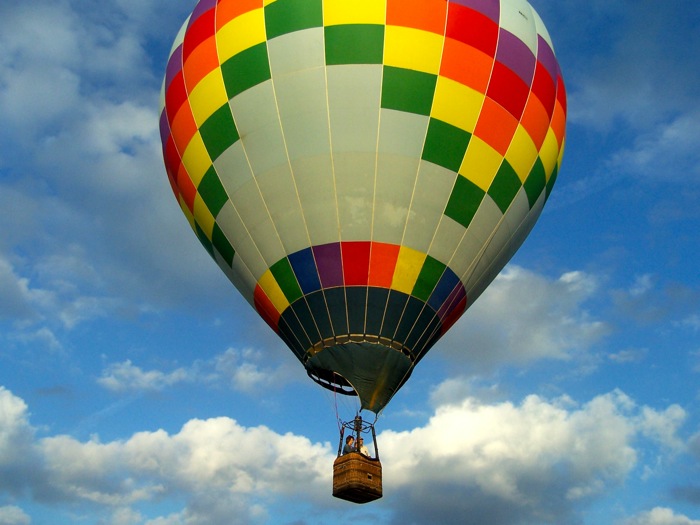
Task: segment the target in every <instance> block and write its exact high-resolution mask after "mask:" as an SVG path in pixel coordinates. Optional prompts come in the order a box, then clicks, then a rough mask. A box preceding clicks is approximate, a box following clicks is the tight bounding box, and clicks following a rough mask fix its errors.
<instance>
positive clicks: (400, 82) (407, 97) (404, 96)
mask: <svg viewBox="0 0 700 525" xmlns="http://www.w3.org/2000/svg"><path fill="white" fill-rule="evenodd" d="M436 83H437V76H436V75H431V74H429V73H423V72H421V71H413V70H412V69H402V68H398V67H391V66H385V67H384V79H383V82H382V107H383V108H387V109H396V110H398V111H406V112H408V113H418V114H419V115H430V108H431V107H432V105H433V96H434V95H435V84H436Z"/></svg>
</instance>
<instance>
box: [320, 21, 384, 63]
mask: <svg viewBox="0 0 700 525" xmlns="http://www.w3.org/2000/svg"><path fill="white" fill-rule="evenodd" d="M324 30H325V38H326V64H327V65H329V66H331V65H337V64H381V63H382V58H383V56H384V26H380V25H370V24H348V25H337V26H328V27H326V28H324Z"/></svg>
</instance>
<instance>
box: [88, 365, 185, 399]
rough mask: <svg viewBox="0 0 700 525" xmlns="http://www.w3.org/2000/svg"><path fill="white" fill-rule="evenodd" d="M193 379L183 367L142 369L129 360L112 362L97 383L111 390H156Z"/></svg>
mask: <svg viewBox="0 0 700 525" xmlns="http://www.w3.org/2000/svg"><path fill="white" fill-rule="evenodd" d="M193 379H194V376H193V373H192V372H191V371H188V370H186V369H185V368H178V369H177V370H174V371H172V372H162V371H160V370H147V371H144V370H143V369H141V368H140V367H138V366H136V365H134V364H133V363H132V362H131V361H130V360H128V359H127V360H126V361H123V362H121V363H112V364H110V365H109V366H107V368H105V369H104V370H103V371H102V376H101V377H100V378H99V379H98V380H97V383H98V384H99V385H101V386H103V387H104V388H106V389H107V390H111V391H113V392H131V391H136V392H138V391H158V390H163V389H164V388H166V387H169V386H172V385H175V384H177V383H182V382H188V381H192V380H193Z"/></svg>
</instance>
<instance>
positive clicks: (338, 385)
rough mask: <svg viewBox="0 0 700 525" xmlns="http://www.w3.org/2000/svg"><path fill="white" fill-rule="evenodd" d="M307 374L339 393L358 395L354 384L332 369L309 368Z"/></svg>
mask: <svg viewBox="0 0 700 525" xmlns="http://www.w3.org/2000/svg"><path fill="white" fill-rule="evenodd" d="M306 373H307V375H308V376H309V377H310V378H311V379H313V380H314V381H315V382H316V383H317V384H319V385H321V386H322V387H323V388H326V389H328V390H332V391H333V392H336V393H338V394H343V395H345V396H355V397H357V392H356V391H355V389H354V388H353V386H352V385H351V384H350V383H349V382H348V380H347V379H345V378H344V377H343V376H341V375H339V374H338V373H337V372H333V371H331V370H324V369H322V368H307V369H306Z"/></svg>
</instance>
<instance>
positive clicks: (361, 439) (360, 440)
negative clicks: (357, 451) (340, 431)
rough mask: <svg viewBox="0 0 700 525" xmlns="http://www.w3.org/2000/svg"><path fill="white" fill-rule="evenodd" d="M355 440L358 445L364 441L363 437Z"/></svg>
mask: <svg viewBox="0 0 700 525" xmlns="http://www.w3.org/2000/svg"><path fill="white" fill-rule="evenodd" d="M357 442H358V443H359V444H360V445H362V443H364V442H365V440H364V439H363V438H360V439H358V440H357Z"/></svg>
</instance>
